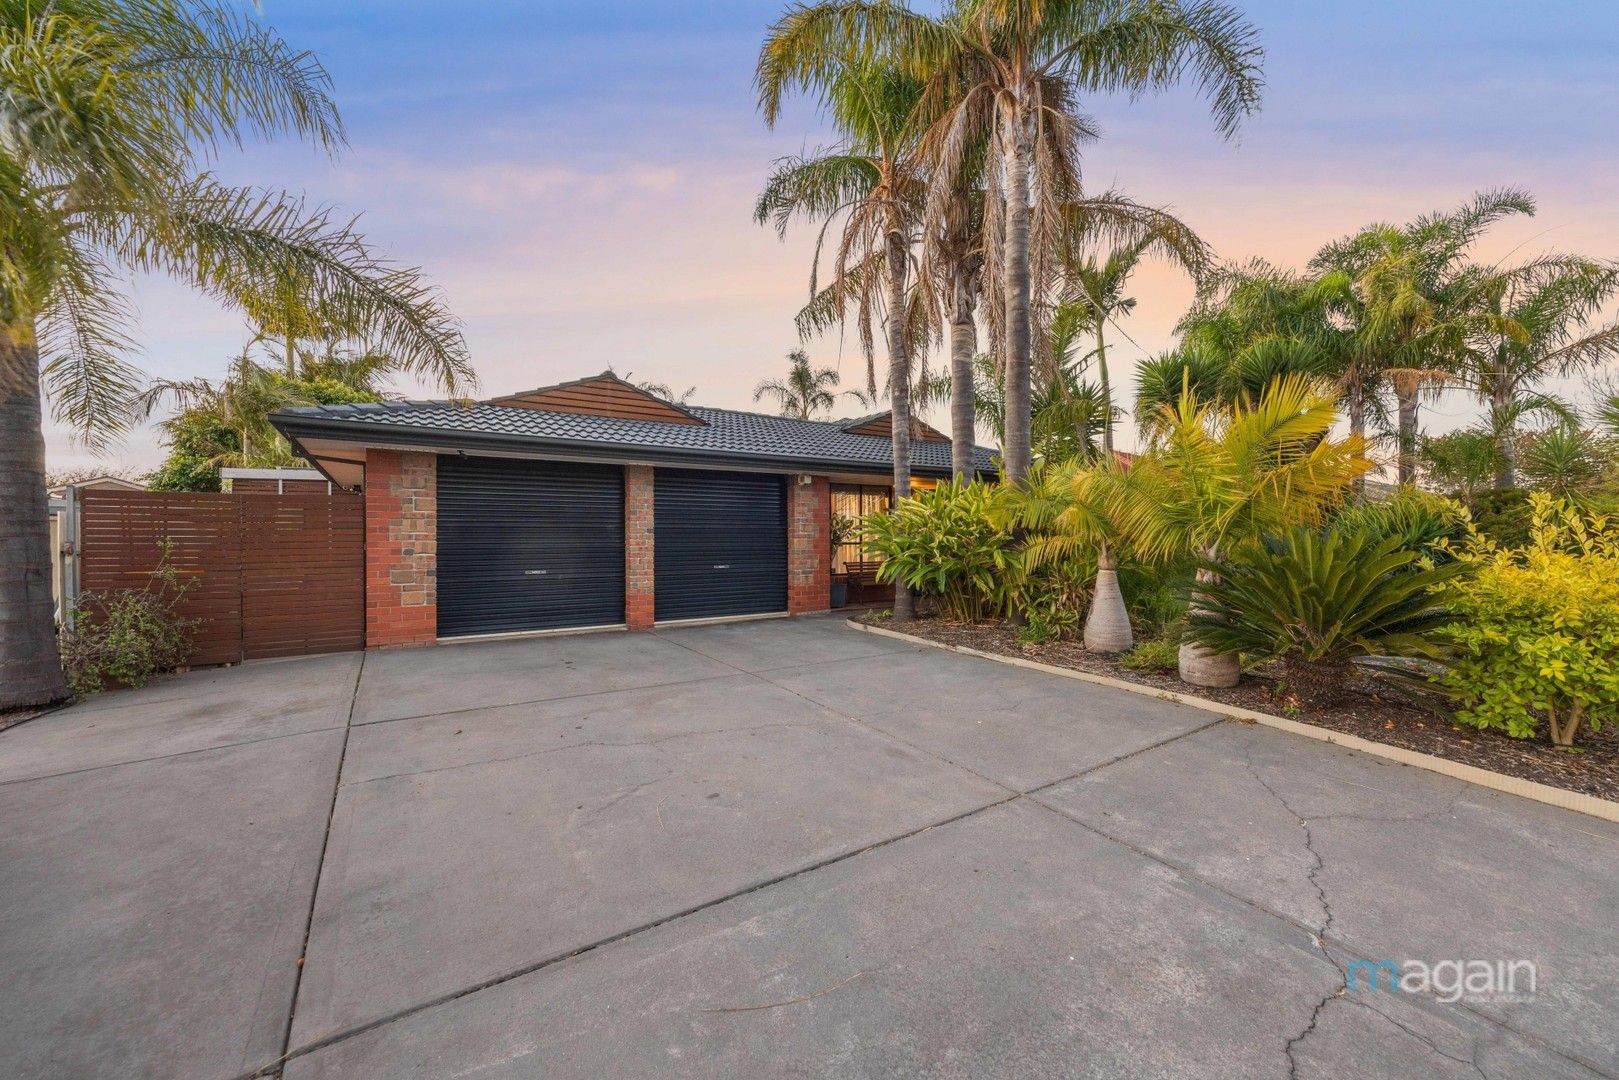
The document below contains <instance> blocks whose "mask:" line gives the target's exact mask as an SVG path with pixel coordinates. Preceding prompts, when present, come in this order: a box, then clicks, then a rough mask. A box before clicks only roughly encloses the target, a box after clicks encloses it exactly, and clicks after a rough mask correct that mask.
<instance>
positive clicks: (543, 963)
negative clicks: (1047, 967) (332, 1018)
mask: <svg viewBox="0 0 1619 1080" xmlns="http://www.w3.org/2000/svg"><path fill="white" fill-rule="evenodd" d="M681 648H690V647H689V646H685V645H682V646H681ZM690 651H692V652H694V653H698V655H702V656H707V654H706V653H702V652H700V651H699V650H697V649H691V650H690ZM709 659H715V658H714V657H709ZM716 662H718V663H724V661H718V660H717V661H716ZM728 666H729V665H728ZM742 674H752V673H751V672H742ZM726 677H729V676H726ZM756 677H757V676H756ZM759 681H761V682H764V683H765V684H766V685H769V686H776V685H777V684H776V683H773V682H770V681H769V680H768V679H763V678H760V680H759ZM780 689H783V690H786V689H787V688H786V687H780ZM788 692H789V693H796V691H791V690H789V691H788ZM799 696H802V695H799ZM804 700H806V701H808V702H810V704H812V705H814V706H816V707H817V708H820V709H824V710H826V711H828V712H831V713H832V715H834V716H841V714H839V713H837V712H836V711H835V710H832V709H831V708H830V707H828V706H826V705H824V704H822V703H821V702H818V701H814V700H813V699H810V698H805V699H804ZM844 719H853V718H849V717H845V718H844ZM1225 722H1226V720H1225V718H1224V717H1215V718H1213V719H1211V720H1210V721H1209V722H1208V723H1206V724H1204V725H1202V726H1200V727H1198V728H1195V729H1193V730H1191V731H1184V732H1178V733H1177V734H1175V735H1173V736H1170V737H1169V738H1167V739H1163V740H1160V741H1159V742H1156V743H1153V744H1151V745H1150V746H1145V747H1141V748H1139V749H1136V750H1132V751H1130V752H1128V753H1125V754H1120V755H1118V756H1117V757H1115V758H1111V759H1109V760H1107V761H1104V762H1099V763H1097V764H1095V765H1092V766H1088V767H1087V768H1085V769H1081V770H1079V771H1078V772H1075V773H1072V774H1070V775H1068V776H1064V777H1060V778H1059V779H1057V780H1053V781H1051V782H1050V783H1048V784H1044V785H1041V786H1040V787H1037V788H1032V789H1030V791H1029V792H1023V791H1018V790H1017V789H1016V788H1013V787H1009V786H1007V785H1005V784H1002V783H1000V782H998V781H995V780H991V779H989V778H988V777H982V778H981V779H984V780H985V781H986V782H988V783H990V784H992V785H994V786H995V787H997V788H999V789H1000V790H1001V791H1003V792H1005V793H1006V794H1005V796H1004V797H1002V798H999V799H994V800H992V801H990V802H987V803H983V804H981V805H979V806H977V807H974V808H972V809H969V810H965V811H963V812H961V813H959V814H954V815H952V816H950V817H947V818H943V819H941V820H939V821H935V822H931V823H929V824H926V825H923V826H921V827H919V828H917V829H913V830H911V831H909V832H905V833H901V834H899V835H896V836H891V837H887V838H885V839H882V840H878V841H875V842H873V843H871V844H868V845H866V846H865V847H862V848H858V849H855V850H853V851H848V852H844V853H842V854H839V855H834V856H831V857H829V858H827V859H824V860H821V861H819V862H816V863H813V864H811V865H809V866H805V867H802V868H800V869H798V870H794V871H790V872H788V873H785V874H780V875H777V876H776V877H773V878H770V879H768V880H765V881H762V882H758V883H755V884H753V885H750V886H747V887H745V888H743V889H740V890H738V891H736V892H732V893H729V894H727V895H725V896H721V897H718V898H716V899H713V900H707V901H704V902H702V903H700V904H696V905H694V906H692V907H689V908H686V909H685V910H683V911H679V912H676V913H674V914H671V915H668V916H664V917H662V918H659V919H655V920H653V921H651V922H647V923H644V924H641V925H639V926H635V927H632V928H630V929H627V930H622V931H619V932H618V933H615V934H612V935H609V936H608V937H605V938H601V939H599V940H597V941H595V942H591V943H589V944H586V945H582V946H580V947H578V948H576V949H572V950H569V951H567V952H564V953H560V954H557V955H554V956H551V957H547V958H544V959H541V960H538V961H535V962H533V963H530V964H526V965H524V966H522V967H520V968H517V969H514V970H512V971H508V972H505V973H503V974H500V975H494V976H491V977H489V978H487V979H483V980H481V981H479V982H477V983H474V984H472V985H470V986H466V987H462V988H461V989H459V990H454V991H450V992H448V993H445V994H441V995H439V996H437V997H435V998H432V999H429V1000H427V1001H423V1002H418V1003H417V1004H415V1005H410V1006H407V1007H405V1008H403V1009H399V1010H396V1011H395V1012H393V1013H390V1014H388V1015H386V1016H381V1017H377V1018H376V1019H373V1020H369V1021H366V1022H365V1023H363V1024H358V1025H355V1026H353V1027H350V1028H346V1029H344V1030H342V1031H337V1032H333V1033H332V1034H330V1035H327V1036H325V1037H324V1038H321V1039H318V1040H316V1041H314V1042H311V1043H307V1044H305V1045H304V1046H301V1047H298V1048H297V1049H296V1050H292V1049H287V1050H285V1051H284V1052H283V1055H282V1057H281V1058H280V1059H278V1060H277V1061H274V1062H271V1063H269V1064H268V1065H264V1066H261V1067H260V1068H259V1069H258V1070H256V1071H254V1072H251V1073H246V1074H244V1075H243V1076H242V1077H238V1078H237V1080H254V1078H257V1077H263V1076H266V1075H269V1072H270V1070H275V1071H277V1072H279V1070H280V1069H281V1067H282V1066H284V1065H285V1064H286V1063H287V1062H289V1061H292V1060H294V1059H296V1058H299V1057H304V1056H306V1055H308V1054H311V1053H314V1052H316V1051H319V1050H324V1049H326V1048H327V1047H330V1046H334V1045H336V1044H337V1043H340V1042H345V1041H347V1040H348V1039H351V1038H354V1037H356V1036H359V1035H364V1034H366V1033H367V1032H370V1031H374V1030H376V1029H378V1028H381V1027H386V1026H387V1025H389V1024H392V1023H394V1022H395V1021H398V1020H403V1019H406V1018H408V1017H410V1016H414V1015H416V1014H417V1013H421V1012H426V1011H428V1010H430V1009H435V1008H438V1007H439V1006H441V1005H447V1004H449V1003H451V1002H453V1001H458V1000H460V999H461V998H464V997H469V996H471V995H473V994H477V993H480V992H482V991H484V990H488V989H491V988H493V987H496V986H499V985H502V984H504V983H507V982H511V981H512V980H514V979H519V978H522V977H523V976H525V975H532V974H534V973H535V972H538V971H542V970H545V969H547V968H550V967H554V966H555V965H557V964H559V963H562V962H563V961H566V960H570V959H573V958H574V957H577V956H582V955H584V954H586V953H591V952H595V951H596V950H598V949H601V948H605V947H607V946H610V945H614V944H617V943H618V942H620V941H624V940H626V939H628V938H631V937H635V936H638V935H640V934H642V933H646V932H648V931H651V930H655V929H657V928H658V927H660V926H664V925H666V924H669V923H672V922H676V921H679V920H681V919H684V918H686V917H688V916H690V915H695V914H699V913H701V912H703V911H706V910H708V909H710V908H714V907H718V906H720V905H722V904H726V903H729V902H730V901H732V900H736V899H740V898H741V897H744V896H747V895H749V894H751V893H755V892H759V891H761V890H764V889H768V888H771V887H772V886H775V885H780V884H782V883H784V882H787V881H790V880H793V879H795V878H798V877H802V876H804V875H806V874H812V873H814V872H815V871H817V870H821V869H824V868H826V867H829V866H833V865H835V864H837V863H840V862H844V861H846V860H848V859H852V858H854V857H856V856H858V855H864V854H866V853H867V852H870V851H875V850H878V849H881V848H884V847H888V846H889V845H891V844H895V843H898V842H899V841H901V840H908V839H910V838H911V837H914V836H919V835H921V834H922V833H925V832H928V831H930V830H932V829H937V828H941V827H943V826H946V825H952V824H955V823H956V822H958V821H965V820H967V819H968V818H971V817H975V816H977V815H978V814H981V813H984V812H985V811H988V810H993V809H995V808H996V807H1000V806H1006V805H1008V804H1010V803H1013V802H1016V801H1017V800H1019V799H1024V798H1029V799H1031V800H1032V801H1035V802H1038V803H1039V804H1040V805H1041V806H1046V808H1047V809H1048V810H1053V809H1054V808H1052V807H1049V806H1047V804H1045V803H1043V802H1040V800H1038V799H1034V798H1033V796H1032V794H1031V792H1037V791H1042V790H1045V789H1046V788H1050V787H1055V786H1056V785H1058V784H1063V783H1067V782H1068V781H1070V780H1075V779H1078V778H1079V777H1081V776H1085V775H1086V774H1088V773H1091V772H1095V771H1096V770H1098V769H1104V768H1107V767H1108V766H1110V765H1114V764H1117V763H1118V762H1120V761H1123V760H1126V759H1127V758H1132V757H1135V756H1137V755H1138V754H1143V753H1146V752H1148V751H1151V750H1155V749H1158V748H1159V747H1161V746H1164V745H1167V744H1169V743H1172V742H1175V741H1177V740H1179V739H1183V738H1185V737H1187V736H1188V735H1194V734H1196V733H1197V732H1199V731H1203V730H1205V729H1207V728H1210V727H1213V726H1215V725H1217V724H1223V723H1225ZM872 730H873V731H877V729H872ZM877 733H878V734H881V735H882V736H883V737H885V738H894V737H893V736H889V735H888V734H887V733H886V732H881V731H877ZM895 741H899V742H903V740H897V739H896V740H895ZM907 745H908V744H907ZM916 749H917V750H918V752H920V753H922V754H924V755H926V756H929V757H933V758H934V759H936V760H938V761H943V762H945V763H947V764H951V765H952V766H953V767H955V768H960V769H961V770H962V771H963V772H967V773H970V774H972V775H975V776H976V775H978V774H976V773H973V772H972V770H971V769H967V768H966V767H964V766H956V765H954V763H952V762H948V760H947V759H945V758H941V757H939V756H938V755H937V754H933V753H932V752H930V751H926V750H922V749H921V748H919V747H918V748H916ZM1062 816H1063V817H1065V818H1066V817H1067V816H1068V815H1066V814H1063V815H1062ZM1109 839H1111V838H1109ZM322 859H323V861H324V853H323V855H322ZM1193 876H1195V875H1193ZM1250 906H1252V905H1250Z"/></svg>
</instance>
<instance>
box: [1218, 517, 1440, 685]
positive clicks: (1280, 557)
mask: <svg viewBox="0 0 1619 1080" xmlns="http://www.w3.org/2000/svg"><path fill="white" fill-rule="evenodd" d="M1402 543H1403V541H1402V539H1401V538H1400V537H1398V536H1387V537H1377V536H1375V535H1372V534H1370V533H1360V532H1352V531H1349V530H1345V529H1328V530H1326V531H1324V532H1323V531H1319V530H1315V529H1309V528H1305V527H1302V526H1300V527H1298V528H1294V529H1290V530H1289V531H1287V532H1286V533H1283V534H1282V535H1280V536H1266V537H1264V538H1263V540H1262V541H1261V544H1260V546H1258V547H1257V548H1247V549H1242V550H1240V551H1239V552H1238V553H1237V554H1236V555H1235V556H1234V557H1233V558H1232V559H1229V560H1226V561H1223V562H1218V563H1213V562H1210V563H1205V564H1204V565H1205V567H1206V568H1207V569H1208V570H1210V571H1212V572H1213V573H1215V574H1216V575H1218V580H1214V581H1209V582H1206V583H1204V584H1202V585H1200V586H1199V588H1198V603H1197V606H1196V607H1194V608H1193V609H1192V613H1191V615H1190V618H1189V624H1188V626H1187V637H1188V639H1189V640H1191V641H1194V642H1196V643H1197V644H1199V645H1202V646H1203V647H1204V648H1206V649H1209V650H1211V651H1212V652H1214V653H1217V654H1219V655H1231V654H1235V653H1242V654H1246V655H1247V656H1249V657H1252V658H1255V659H1260V658H1275V659H1279V660H1281V662H1282V665H1283V667H1284V669H1285V671H1286V673H1287V682H1288V684H1289V686H1290V687H1291V688H1292V689H1293V690H1294V692H1296V693H1297V694H1298V695H1299V697H1300V698H1301V699H1303V700H1304V701H1305V702H1306V703H1309V704H1313V705H1326V704H1331V703H1332V702H1333V701H1335V700H1336V699H1337V698H1338V697H1339V696H1340V695H1341V694H1342V691H1343V685H1344V681H1345V679H1346V678H1347V677H1348V674H1349V672H1350V664H1351V662H1352V661H1354V660H1356V659H1358V658H1361V657H1367V656H1378V657H1404V656H1424V657H1433V656H1437V655H1439V654H1440V652H1441V650H1440V648H1439V646H1438V645H1437V644H1436V643H1435V641H1434V638H1433V635H1434V633H1435V632H1436V631H1437V630H1439V629H1440V628H1442V627H1443V626H1445V625H1446V624H1447V623H1448V622H1449V621H1450V613H1449V612H1448V611H1447V610H1446V608H1445V607H1444V606H1443V604H1441V603H1440V602H1439V601H1438V599H1437V597H1436V593H1435V590H1436V588H1437V587H1438V586H1439V585H1441V584H1442V583H1443V582H1444V581H1445V580H1447V579H1449V578H1452V577H1455V576H1456V574H1458V573H1459V572H1461V570H1462V569H1463V567H1462V566H1461V565H1460V564H1458V563H1449V564H1446V565H1443V566H1437V567H1435V566H1431V565H1424V564H1422V563H1421V562H1419V558H1420V557H1419V555H1418V554H1417V552H1415V551H1412V550H1410V549H1408V548H1405V547H1403V546H1402Z"/></svg>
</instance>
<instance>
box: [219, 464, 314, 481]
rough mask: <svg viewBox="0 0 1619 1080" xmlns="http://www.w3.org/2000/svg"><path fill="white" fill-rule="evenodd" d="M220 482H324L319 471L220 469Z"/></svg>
mask: <svg viewBox="0 0 1619 1080" xmlns="http://www.w3.org/2000/svg"><path fill="white" fill-rule="evenodd" d="M219 478H220V479H221V480H325V479H326V478H325V477H324V476H322V475H321V474H320V470H319V469H294V468H290V467H289V468H279V469H220V470H219Z"/></svg>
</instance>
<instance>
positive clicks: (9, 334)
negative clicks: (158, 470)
mask: <svg viewBox="0 0 1619 1080" xmlns="http://www.w3.org/2000/svg"><path fill="white" fill-rule="evenodd" d="M0 54H3V55H4V56H5V58H6V59H5V62H4V63H3V64H0V99H3V100H4V101H5V102H6V105H5V107H4V108H3V109H0V145H3V146H4V148H5V149H4V151H3V153H0V503H3V505H5V506H6V507H7V508H8V513H10V514H12V515H14V516H15V519H16V521H17V523H18V524H17V525H16V527H15V528H7V529H6V530H4V531H3V533H0V709H6V708H12V707H17V706H22V705H31V704H37V703H41V702H47V701H52V700H56V699H58V698H61V697H63V696H65V694H66V685H65V683H64V681H63V678H62V672H61V665H60V662H59V658H58V655H57V650H56V640H55V634H54V628H53V619H52V602H51V590H50V550H49V540H48V537H47V530H46V512H45V510H46V508H45V504H44V497H45V496H44V492H45V485H44V440H43V437H42V432H41V413H42V408H41V386H42V383H43V389H44V390H45V392H46V393H47V394H48V395H49V396H50V398H51V399H52V402H53V406H54V410H55V414H56V415H57V416H58V417H59V418H61V419H63V420H65V421H67V422H69V423H71V424H73V425H75V426H77V427H78V428H79V429H80V430H81V431H83V432H84V433H85V437H86V438H87V440H89V441H90V442H92V443H104V442H105V441H106V440H108V439H110V438H113V437H115V436H116V435H117V434H118V433H119V432H121V431H122V430H123V429H124V427H125V426H126V425H127V424H128V423H129V422H130V419H131V416H132V412H131V401H132V399H133V397H134V393H135V390H136V389H137V386H138V383H139V375H138V373H137V372H135V371H134V369H132V368H131V367H130V366H128V365H127V364H126V363H125V362H124V361H123V360H122V358H121V354H122V353H123V351H124V350H125V349H126V348H127V345H128V340H127V336H126V334H125V329H124V328H125V326H126V325H127V321H128V318H129V315H130V311H129V306H128V304H127V302H125V301H124V299H123V298H122V296H121V295H120V293H119V292H118V291H117V289H116V285H115V282H116V280H117V279H118V277H119V276H120V275H123V274H128V273H150V272H158V273H166V274H170V275H172V276H175V277H178V278H180V279H181V280H184V281H187V282H190V283H191V284H192V285H194V286H196V287H197V288H199V289H200V290H202V291H203V292H205V293H206V294H208V295H210V296H213V297H215V298H217V299H219V300H221V301H223V302H226V303H228V304H231V305H233V306H236V307H240V308H243V309H246V310H248V311H249V312H250V313H251V312H252V311H253V310H255V309H257V310H264V309H265V308H266V307H268V306H269V304H270V301H271V298H272V297H273V296H274V295H275V293H276V290H277V288H278V287H280V286H282V285H284V284H285V282H287V281H288V280H293V281H297V282H299V283H300V284H301V288H302V289H303V290H304V291H305V292H306V294H307V295H308V296H309V297H310V298H312V299H311V304H310V306H311V307H313V308H314V309H316V310H320V311H322V312H324V313H325V315H326V316H327V317H328V318H329V319H330V320H331V321H332V322H333V323H335V324H339V325H343V326H350V327H360V326H363V327H366V328H368V330H369V331H370V332H371V335H372V337H373V339H374V340H375V342H376V344H377V346H378V347H379V348H381V349H382V350H383V351H385V352H387V353H388V354H390V355H392V356H394V357H396V358H397V359H398V361H399V362H400V364H401V365H402V366H404V367H407V368H409V369H411V370H413V371H417V372H420V373H424V374H431V375H434V376H436V377H438V378H439V379H440V380H441V381H443V382H445V383H446V384H448V385H450V386H452V387H453V386H459V385H462V384H465V383H466V382H468V381H469V380H470V378H471V371H470V368H469V366H468V363H467V356H466V348H465V344H464V342H463V341H462V338H461V335H460V332H459V330H458V328H457V327H456V324H455V322H454V320H453V319H451V318H450V316H449V314H448V312H447V311H446V310H445V309H444V307H443V306H442V304H441V303H440V302H439V301H438V299H437V298H436V296H435V295H434V294H433V293H432V292H430V291H429V290H428V289H427V287H426V286H425V285H424V284H423V283H422V282H421V280H420V278H419V276H418V275H417V272H416V271H415V270H412V269H408V268H403V267H398V266H394V265H391V264H389V263H387V262H385V261H382V260H380V259H378V258H377V257H376V256H375V255H374V254H372V252H371V251H370V249H369V248H368V247H367V245H366V244H365V242H364V239H363V238H362V237H361V236H360V235H359V234H358V233H357V232H356V231H355V230H354V228H353V225H352V222H349V221H346V220H342V219H336V218H335V217H334V216H333V214H332V213H331V212H330V211H329V210H325V209H322V208H319V207H310V206H307V205H305V204H304V203H303V202H301V201H300V200H297V199H294V198H291V197H289V196H286V195H283V194H280V193H275V192H266V191H260V190H247V189H238V188H231V187H227V186H225V185H223V184H221V183H220V182H219V181H217V180H215V179H214V178H213V177H211V176H210V175H208V174H207V173H206V172H204V171H202V170H203V163H204V162H206V161H207V160H208V159H209V158H210V157H211V156H212V155H213V154H214V153H215V152H216V151H217V150H218V149H219V148H220V147H221V146H222V145H231V144H238V143H240V142H242V141H244V140H246V139H248V138H255V137H270V136H273V135H277V134H280V133H291V134H294V135H296V136H298V137H299V138H302V139H305V140H308V141H309V142H311V143H312V144H313V145H315V146H316V147H318V148H320V149H323V150H326V151H328V152H335V151H336V150H337V149H338V148H339V147H340V146H341V145H342V142H343V129H342V125H341V122H340V121H339V119H338V114H337V110H336V107H335V106H334V104H333V102H332V100H331V97H330V95H329V93H328V86H329V80H328V79H327V75H326V72H325V71H324V70H323V69H322V68H321V66H320V64H319V63H318V62H317V61H316V60H315V59H314V58H313V57H312V56H311V55H310V54H308V53H304V52H298V51H295V50H293V49H292V48H290V47H289V46H288V45H287V44H286V43H285V42H284V41H282V39H281V38H280V37H279V36H277V35H276V34H275V33H274V32H273V31H271V30H269V29H267V28H265V27H263V26H262V25H259V24H258V23H256V22H253V21H250V20H249V19H246V18H244V17H242V16H241V15H239V14H238V13H236V12H234V11H231V10H229V9H226V8H222V7H216V6H215V5H214V4H212V3H210V2H208V0H199V2H197V3H193V4H183V5H181V4H166V3H165V4H126V3H115V2H113V0H73V2H72V3H64V4H11V5H7V6H6V8H5V9H4V11H3V12H0ZM42 364H43V366H42Z"/></svg>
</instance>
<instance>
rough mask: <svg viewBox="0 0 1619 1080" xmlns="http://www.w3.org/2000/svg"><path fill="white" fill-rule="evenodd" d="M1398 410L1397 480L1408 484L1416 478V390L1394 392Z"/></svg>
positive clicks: (1414, 388) (1413, 388)
mask: <svg viewBox="0 0 1619 1080" xmlns="http://www.w3.org/2000/svg"><path fill="white" fill-rule="evenodd" d="M1394 398H1395V402H1396V404H1397V405H1398V406H1399V410H1400V427H1399V456H1398V459H1397V461H1398V480H1399V481H1400V483H1402V484H1409V483H1411V482H1412V481H1414V480H1415V479H1416V478H1417V390H1416V387H1414V386H1413V387H1412V388H1411V389H1410V390H1409V391H1405V390H1396V391H1395V392H1394Z"/></svg>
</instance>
